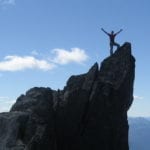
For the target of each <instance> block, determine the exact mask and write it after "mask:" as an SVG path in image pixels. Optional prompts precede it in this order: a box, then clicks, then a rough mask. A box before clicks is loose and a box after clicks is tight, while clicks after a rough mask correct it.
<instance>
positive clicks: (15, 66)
mask: <svg viewBox="0 0 150 150" xmlns="http://www.w3.org/2000/svg"><path fill="white" fill-rule="evenodd" d="M54 67H55V65H54V64H51V63H49V62H47V61H46V60H39V59H36V58H35V57H32V56H24V57H21V56H16V55H14V56H6V57H5V58H4V60H3V61H0V71H20V70H25V69H40V70H45V71H46V70H51V69H53V68H54Z"/></svg>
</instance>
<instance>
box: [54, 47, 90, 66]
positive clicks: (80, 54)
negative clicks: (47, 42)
mask: <svg viewBox="0 0 150 150" xmlns="http://www.w3.org/2000/svg"><path fill="white" fill-rule="evenodd" d="M52 52H53V53H54V54H55V55H56V56H55V58H54V59H53V60H52V61H53V62H54V63H57V64H68V63H71V62H75V63H83V62H84V61H86V60H87V59H88V56H87V54H86V53H85V51H84V50H83V49H80V48H71V51H68V50H65V49H54V50H53V51H52Z"/></svg>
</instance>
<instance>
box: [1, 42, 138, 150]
mask: <svg viewBox="0 0 150 150" xmlns="http://www.w3.org/2000/svg"><path fill="white" fill-rule="evenodd" d="M134 72H135V59H134V57H133V56H132V54H131V44H130V43H125V44H124V45H123V46H121V47H120V48H119V49H118V50H117V51H116V52H115V53H114V54H113V55H111V56H110V57H108V58H106V59H105V60H104V61H103V62H102V63H101V66H100V69H99V66H98V63H95V64H94V65H93V66H92V67H91V69H90V70H89V71H88V72H87V73H85V74H82V75H77V76H71V77H70V78H69V80H68V81H67V84H66V86H65V87H64V89H63V90H58V91H54V90H52V89H50V88H37V87H36V88H32V89H30V90H29V91H27V92H26V94H25V95H21V96H20V97H19V98H18V99H17V101H16V103H15V104H14V105H13V107H12V108H11V111H10V112H8V113H1V114H0V126H1V128H0V150H42V149H43V150H49V149H51V150H84V149H85V150H100V149H102V150H129V147H128V121H127V111H128V109H129V107H130V106H131V104H132V101H133V84H134Z"/></svg>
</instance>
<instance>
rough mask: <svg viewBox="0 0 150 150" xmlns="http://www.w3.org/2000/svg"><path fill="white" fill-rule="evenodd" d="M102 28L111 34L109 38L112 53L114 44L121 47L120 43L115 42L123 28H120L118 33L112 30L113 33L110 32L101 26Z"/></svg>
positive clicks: (111, 52)
mask: <svg viewBox="0 0 150 150" xmlns="http://www.w3.org/2000/svg"><path fill="white" fill-rule="evenodd" d="M101 30H102V31H103V32H104V33H106V34H107V35H108V36H109V39H110V55H112V54H113V46H117V48H119V47H120V45H119V44H118V43H116V42H115V37H116V35H117V34H119V33H120V32H121V31H122V29H120V30H119V31H118V32H116V33H114V31H111V33H108V32H106V31H105V30H104V29H103V28H101Z"/></svg>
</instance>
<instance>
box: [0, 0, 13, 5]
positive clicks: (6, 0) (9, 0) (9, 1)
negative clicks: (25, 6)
mask: <svg viewBox="0 0 150 150" xmlns="http://www.w3.org/2000/svg"><path fill="white" fill-rule="evenodd" d="M15 1H16V0H0V4H1V5H14V4H15Z"/></svg>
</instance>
